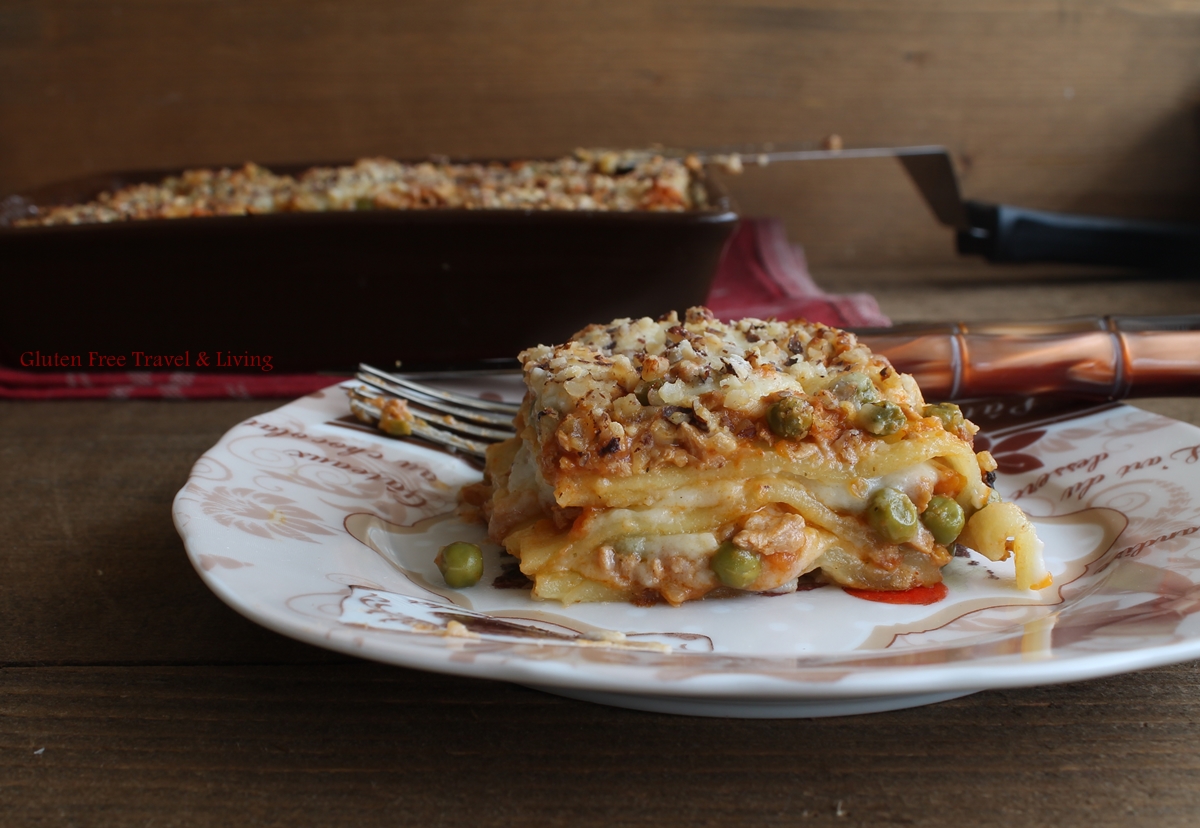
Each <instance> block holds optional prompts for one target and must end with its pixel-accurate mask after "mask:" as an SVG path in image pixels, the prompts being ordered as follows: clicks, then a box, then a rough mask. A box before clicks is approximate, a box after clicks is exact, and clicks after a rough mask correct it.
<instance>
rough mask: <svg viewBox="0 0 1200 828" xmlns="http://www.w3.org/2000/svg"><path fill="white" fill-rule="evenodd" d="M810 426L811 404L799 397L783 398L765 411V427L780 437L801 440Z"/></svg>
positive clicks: (811, 419) (811, 418) (806, 434)
mask: <svg viewBox="0 0 1200 828" xmlns="http://www.w3.org/2000/svg"><path fill="white" fill-rule="evenodd" d="M812 424H813V407H812V404H811V403H809V402H808V401H807V400H802V399H800V398H799V397H784V398H783V399H781V400H779V401H778V402H775V403H772V404H771V407H770V408H768V409H767V425H768V426H770V427H771V431H774V432H775V433H776V434H778V435H779V436H780V437H787V438H788V439H791V440H803V439H804V438H805V437H806V436H808V430H809V429H810V428H812Z"/></svg>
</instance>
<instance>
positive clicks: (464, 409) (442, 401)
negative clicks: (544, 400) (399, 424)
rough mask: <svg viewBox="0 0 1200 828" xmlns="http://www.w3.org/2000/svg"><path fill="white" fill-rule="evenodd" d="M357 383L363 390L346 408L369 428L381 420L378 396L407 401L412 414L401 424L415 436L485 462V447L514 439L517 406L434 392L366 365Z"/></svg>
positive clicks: (360, 368)
mask: <svg viewBox="0 0 1200 828" xmlns="http://www.w3.org/2000/svg"><path fill="white" fill-rule="evenodd" d="M355 379H357V380H358V381H359V382H361V383H363V386H359V387H357V388H352V389H350V391H349V395H350V409H351V410H352V411H353V412H354V414H355V416H356V417H358V418H359V419H360V420H364V421H366V422H369V423H372V424H373V425H379V422H380V420H381V418H382V414H383V412H382V408H381V406H380V405H379V403H378V399H379V398H380V397H381V396H382V397H388V398H391V399H398V400H404V401H405V403H406V404H407V411H408V413H409V414H411V415H412V419H411V420H405V422H407V424H408V427H409V428H411V430H412V433H413V434H414V435H415V436H418V437H421V438H424V439H426V440H428V441H430V442H432V443H436V444H437V445H440V446H444V447H445V448H448V449H451V450H453V451H456V452H460V453H462V454H467V455H471V456H472V457H478V458H483V456H484V452H485V451H486V449H487V447H488V446H489V445H491V444H492V443H497V442H500V441H501V440H507V439H508V438H510V437H512V436H513V435H514V434H515V431H514V430H513V426H512V421H513V417H514V416H516V413H517V410H518V409H519V408H520V405H519V404H517V403H509V402H501V401H495V400H481V399H479V398H477V397H471V396H468V395H466V394H458V393H455V392H453V391H446V390H443V389H439V388H433V387H431V386H428V385H425V384H423V383H416V382H413V381H412V380H409V379H406V378H404V377H402V376H398V375H396V374H390V373H388V372H387V371H381V370H380V369H378V368H374V367H372V366H370V365H366V364H360V365H359V366H358V373H357V374H355ZM364 386H365V387H364Z"/></svg>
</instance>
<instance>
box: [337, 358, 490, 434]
mask: <svg viewBox="0 0 1200 828" xmlns="http://www.w3.org/2000/svg"><path fill="white" fill-rule="evenodd" d="M355 379H357V380H358V381H359V382H362V383H364V384H366V385H368V386H370V387H371V388H374V389H376V390H377V391H380V392H382V393H383V394H386V395H387V396H389V397H398V398H400V399H402V400H406V401H408V402H410V403H414V404H416V405H420V406H423V407H425V408H429V409H432V410H433V411H436V412H437V413H438V414H443V415H446V416H450V417H454V418H457V419H458V420H459V421H461V422H464V423H478V424H480V425H484V426H497V427H499V428H505V429H511V428H512V420H513V415H512V414H496V413H493V412H491V411H478V410H471V409H467V408H463V407H461V406H457V405H451V404H450V403H446V402H442V401H441V400H438V399H435V398H432V397H429V396H427V395H425V394H423V393H421V392H418V391H416V390H414V389H413V388H412V387H411V386H413V385H416V383H410V384H409V385H410V387H404V386H398V385H395V384H394V383H390V382H386V381H384V380H380V379H377V378H376V377H374V376H373V375H371V374H367V373H365V372H362V371H360V372H359V373H358V374H356V375H355ZM418 387H419V386H418ZM414 413H420V412H414Z"/></svg>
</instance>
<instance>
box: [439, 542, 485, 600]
mask: <svg viewBox="0 0 1200 828" xmlns="http://www.w3.org/2000/svg"><path fill="white" fill-rule="evenodd" d="M434 563H436V564H437V568H438V569H439V570H440V571H441V573H442V577H443V578H445V579H446V586H448V587H453V588H454V589H462V588H463V587H469V586H475V584H477V583H479V579H480V578H481V577H483V550H481V549H480V548H479V547H478V546H476V545H475V544H473V543H465V542H464V541H457V542H455V543H451V544H449V545H447V546H443V547H442V548H441V550H440V551H439V552H438V554H437V557H436V558H435V559H434Z"/></svg>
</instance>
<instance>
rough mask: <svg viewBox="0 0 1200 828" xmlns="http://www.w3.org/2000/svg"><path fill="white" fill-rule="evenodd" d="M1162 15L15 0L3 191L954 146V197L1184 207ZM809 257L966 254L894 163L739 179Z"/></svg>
mask: <svg viewBox="0 0 1200 828" xmlns="http://www.w3.org/2000/svg"><path fill="white" fill-rule="evenodd" d="M1198 47H1200V15H1197V13H1196V11H1195V9H1194V8H1192V7H1191V6H1190V5H1188V4H1179V3H1174V2H1171V0H1140V1H1139V2H1137V3H1128V2H1120V0H1068V2H1049V0H1010V2H1006V3H1003V4H997V3H994V2H990V1H989V0H964V1H963V2H957V3H953V4H949V5H947V4H945V3H942V2H938V0H912V2H908V3H905V4H904V5H903V7H898V6H896V5H895V4H892V3H884V2H855V3H844V2H835V0H765V2H752V1H751V0H712V2H706V3H702V4H698V3H689V4H680V3H678V2H673V0H606V2H596V0H568V2H560V3H555V4H553V5H550V6H547V5H546V4H544V3H537V2H531V0H514V2H508V3H503V4H496V3H489V2H486V0H421V1H420V2H409V3H399V4H398V3H392V2H387V0H361V1H360V2H356V3H354V4H353V6H352V7H347V6H345V5H344V4H337V3H326V2H318V0H305V1H304V2H299V3H294V2H283V0H264V2H258V3H254V4H251V5H247V4H244V3H240V2H237V0H172V2H165V0H132V2H120V3H118V2H115V1H114V0H103V2H80V0H15V1H14V2H9V3H7V4H5V7H4V9H2V10H0V72H2V73H3V76H4V78H5V83H4V85H3V87H2V88H0V122H2V123H4V124H5V129H4V131H3V133H2V134H0V192H5V191H10V190H14V189H21V188H25V187H30V186H33V185H36V184H40V183H45V182H48V181H51V180H56V179H61V178H65V177H70V176H75V175H79V174H83V173H89V172H97V171H105V170H114V169H128V168H145V167H176V166H183V165H196V164H213V163H240V162H241V161H243V160H245V159H253V160H257V161H260V162H277V163H279V162H304V161H317V160H325V159H348V158H353V157H357V156H361V155H370V154H388V155H394V156H401V157H424V156H426V155H428V154H430V153H445V154H451V155H470V156H475V157H514V156H516V157H520V156H531V155H554V154H557V153H561V152H566V151H569V150H571V149H573V148H574V147H576V146H580V145H620V146H625V145H646V144H649V143H652V142H662V143H664V144H667V145H672V146H687V147H708V146H721V145H741V144H762V143H764V142H776V143H783V142H793V141H813V140H819V139H820V138H822V137H824V136H826V135H828V134H831V133H837V134H840V135H842V136H843V137H844V138H845V139H846V141H847V142H849V143H852V144H856V145H870V144H905V143H944V144H946V145H948V146H950V147H951V148H952V150H953V151H954V153H955V155H956V157H957V159H958V160H959V162H960V167H961V171H962V175H963V182H964V188H965V191H966V192H967V193H968V195H970V196H972V197H975V198H981V199H985V200H996V201H1003V202H1011V203H1018V204H1021V205H1023V206H1029V207H1040V208H1048V209H1072V210H1078V211H1096V212H1101V213H1114V214H1124V215H1138V216H1159V217H1164V218H1168V217H1170V218H1188V217H1191V218H1195V217H1197V216H1200V186H1198V185H1200V158H1198V157H1197V156H1198V154H1197V152H1196V141H1195V117H1196V109H1197V103H1198V99H1197V87H1196V80H1197V77H1196V67H1195V54H1196V52H1197V48H1198ZM730 186H731V187H732V188H733V190H734V192H735V195H736V196H737V199H738V201H739V202H740V203H741V205H742V206H743V208H744V209H745V210H746V211H747V212H748V213H750V214H756V215H780V216H782V217H784V218H785V219H786V221H787V222H788V225H789V228H790V230H791V231H792V234H793V236H794V237H796V238H797V239H798V240H800V241H803V242H805V243H806V244H807V245H808V246H809V252H810V256H811V258H812V261H813V263H814V265H815V266H818V267H824V266H832V265H854V266H870V265H880V264H891V263H897V262H901V263H903V262H907V263H920V264H925V265H943V266H947V265H950V264H952V263H954V262H955V261H956V257H955V254H954V253H953V249H952V245H951V244H950V243H949V241H948V237H947V235H946V233H945V232H944V231H943V230H941V229H940V228H938V227H937V226H936V225H935V224H934V222H933V221H932V219H931V218H930V216H929V215H928V213H927V211H925V210H924V208H923V207H922V206H921V205H920V202H919V201H918V200H917V197H916V195H915V193H914V192H913V189H912V187H911V185H910V184H909V183H908V182H907V181H906V180H905V179H904V177H903V175H902V174H901V173H900V172H899V170H898V168H897V167H896V166H895V165H893V164H890V163H889V162H863V163H851V162H836V163H833V164H821V165H790V166H784V165H779V166H776V167H772V168H768V169H767V170H764V171H751V172H750V173H748V174H747V175H746V176H743V177H742V178H741V179H739V180H736V181H733V182H730Z"/></svg>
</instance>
